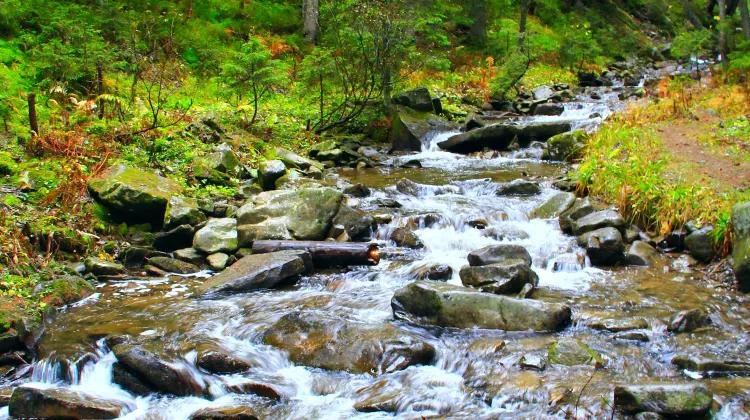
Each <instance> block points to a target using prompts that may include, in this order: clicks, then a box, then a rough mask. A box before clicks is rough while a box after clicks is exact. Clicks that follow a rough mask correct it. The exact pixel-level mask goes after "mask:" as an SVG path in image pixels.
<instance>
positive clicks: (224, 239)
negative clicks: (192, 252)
mask: <svg viewBox="0 0 750 420" xmlns="http://www.w3.org/2000/svg"><path fill="white" fill-rule="evenodd" d="M237 244H238V242H237V220H235V219H232V218H223V219H209V221H208V222H207V223H206V225H205V226H204V227H202V228H201V229H200V230H198V231H197V232H195V237H194V238H193V248H195V249H197V250H198V251H201V252H204V253H206V254H214V253H217V252H234V251H235V250H237V248H238V246H237Z"/></svg>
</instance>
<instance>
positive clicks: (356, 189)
mask: <svg viewBox="0 0 750 420" xmlns="http://www.w3.org/2000/svg"><path fill="white" fill-rule="evenodd" d="M344 194H346V195H350V196H352V197H357V198H365V197H369V196H370V194H372V192H371V191H370V189H369V188H368V187H367V186H365V185H364V184H354V185H352V186H349V187H346V188H344Z"/></svg>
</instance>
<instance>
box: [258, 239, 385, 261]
mask: <svg viewBox="0 0 750 420" xmlns="http://www.w3.org/2000/svg"><path fill="white" fill-rule="evenodd" d="M252 249H253V254H267V253H269V252H276V251H285V250H304V251H307V252H309V253H310V255H311V256H312V260H313V265H315V266H317V267H346V266H351V265H378V263H380V250H379V249H378V246H377V245H376V244H370V243H364V242H328V241H255V242H253V247H252Z"/></svg>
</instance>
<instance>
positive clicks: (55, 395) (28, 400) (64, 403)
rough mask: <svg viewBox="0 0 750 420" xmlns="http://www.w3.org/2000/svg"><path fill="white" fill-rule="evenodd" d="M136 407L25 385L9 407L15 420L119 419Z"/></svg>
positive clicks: (11, 399)
mask: <svg viewBox="0 0 750 420" xmlns="http://www.w3.org/2000/svg"><path fill="white" fill-rule="evenodd" d="M134 408H135V407H133V406H131V405H129V404H127V403H125V402H122V401H117V400H109V399H102V398H97V397H95V396H93V395H90V394H86V393H83V392H78V391H72V390H69V389H62V388H46V389H41V388H32V387H28V386H22V387H19V388H16V389H15V390H14V391H13V395H12V396H11V398H10V405H9V406H8V409H9V414H10V416H11V417H13V418H66V419H67V418H74V419H75V418H78V419H115V418H118V417H120V416H122V415H124V414H126V413H128V412H129V411H131V410H133V409H134Z"/></svg>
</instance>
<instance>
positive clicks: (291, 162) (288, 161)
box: [273, 147, 323, 171]
mask: <svg viewBox="0 0 750 420" xmlns="http://www.w3.org/2000/svg"><path fill="white" fill-rule="evenodd" d="M273 154H274V157H275V158H276V159H277V160H280V161H281V162H282V163H283V164H284V166H286V167H287V168H296V169H299V170H302V171H307V170H309V169H310V168H318V169H323V165H322V164H321V163H320V162H318V161H315V160H312V159H308V158H306V157H303V156H300V155H298V154H296V153H294V152H292V151H291V150H288V149H284V148H283V147H276V148H274V153H273Z"/></svg>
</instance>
